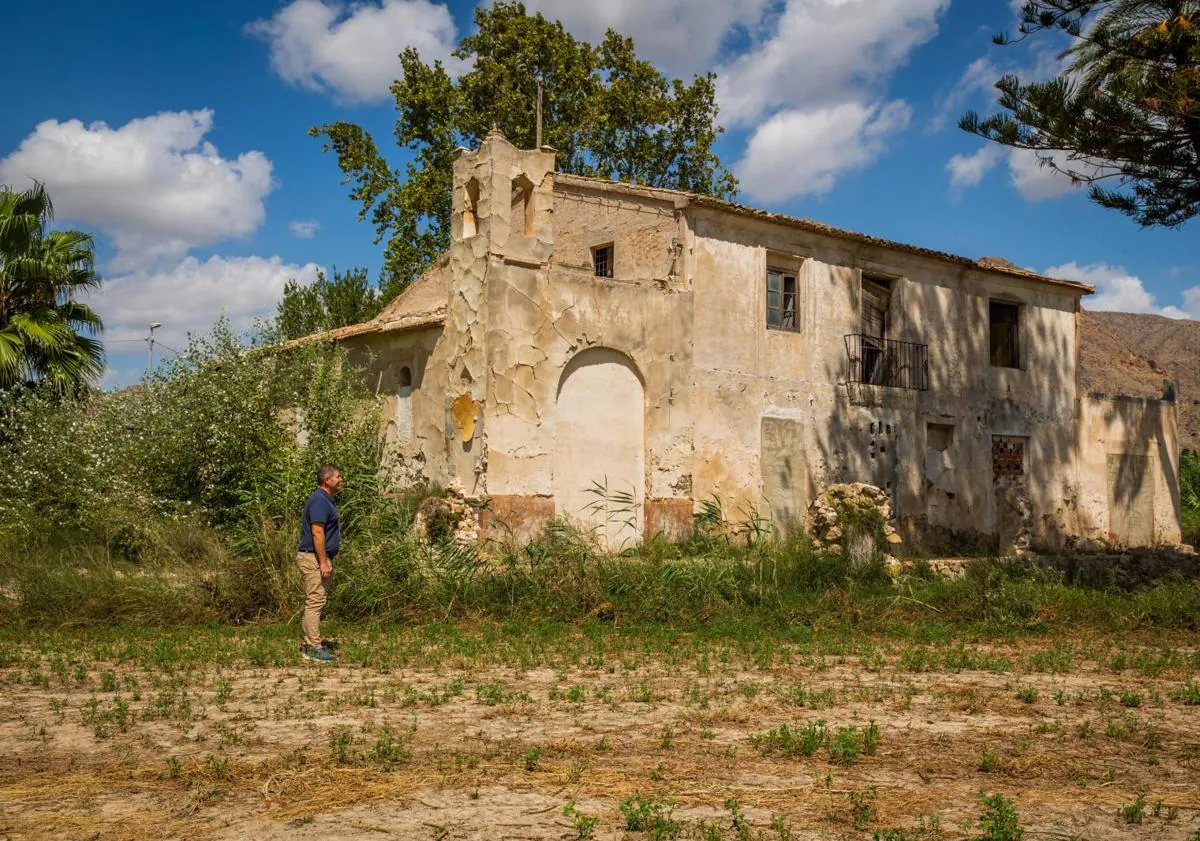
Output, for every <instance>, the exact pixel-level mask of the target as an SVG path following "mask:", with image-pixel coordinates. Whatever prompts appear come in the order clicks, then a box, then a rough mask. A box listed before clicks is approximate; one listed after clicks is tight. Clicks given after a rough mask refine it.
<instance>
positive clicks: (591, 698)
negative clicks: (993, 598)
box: [0, 630, 1200, 841]
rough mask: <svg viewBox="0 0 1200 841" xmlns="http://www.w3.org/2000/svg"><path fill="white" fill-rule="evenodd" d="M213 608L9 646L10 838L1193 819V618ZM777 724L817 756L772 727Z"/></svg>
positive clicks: (912, 834)
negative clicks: (342, 637) (457, 628)
mask: <svg viewBox="0 0 1200 841" xmlns="http://www.w3.org/2000/svg"><path fill="white" fill-rule="evenodd" d="M204 633H205V634H207V635H208V636H209V637H210V638H211V639H210V640H209V641H210V642H213V643H215V647H216V649H217V650H220V649H222V648H224V649H225V650H226V651H227V652H229V651H236V652H238V653H237V654H236V656H219V655H214V656H213V658H212V660H211V661H208V662H205V661H204V658H203V657H200V658H196V657H193V658H190V659H189V658H182V659H175V658H174V654H175V652H176V649H177V648H181V647H183V646H184V645H185V644H184V643H183V642H181V641H180V639H181V638H180V637H178V636H176V637H174V638H171V639H164V640H160V641H159V642H157V643H155V642H154V641H153V640H152V639H151V638H143V640H142V642H141V643H139V645H140V646H141V647H140V648H137V650H136V651H134V650H133V649H132V648H129V649H124V650H123V649H122V646H121V643H120V642H119V639H117V638H109V639H108V640H107V641H103V642H97V641H96V640H94V639H92V638H88V637H85V636H79V637H78V638H76V637H72V636H71V635H70V634H65V635H55V636H46V637H41V638H37V639H30V640H29V641H27V642H24V643H17V644H16V645H15V647H13V649H12V650H11V651H10V652H9V654H10V656H9V657H8V658H7V664H6V666H5V667H4V668H3V669H0V688H2V691H3V698H4V703H3V704H0V838H10V839H14V840H15V839H35V838H37V839H42V838H47V839H144V838H153V839H167V838H187V839H234V838H237V839H243V838H251V839H288V841H300V839H318V838H319V839H325V841H333V839H351V838H354V839H361V838H371V839H376V838H386V837H394V838H427V839H465V838H478V839H502V838H522V839H524V838H555V839H558V838H589V837H593V838H598V839H605V838H631V839H640V838H672V837H680V838H706V839H717V838H789V837H790V838H793V839H826V838H829V839H834V838H856V839H870V838H871V837H872V834H873V833H879V837H880V838H885V839H887V841H909V839H934V838H946V839H955V838H974V837H977V836H980V835H981V834H983V832H984V830H981V829H980V827H979V825H978V821H979V818H980V815H981V813H982V812H983V809H984V806H983V802H982V800H981V793H984V792H985V793H1002V794H1003V795H1004V796H1005V797H1006V798H1008V799H1010V800H1011V801H1012V803H1013V805H1014V807H1015V808H1016V810H1017V812H1018V813H1019V816H1020V825H1021V826H1022V827H1023V828H1024V831H1025V838H1027V839H1037V838H1051V839H1069V838H1080V839H1098V840H1099V839H1118V838H1121V839H1128V838H1133V839H1138V838H1145V839H1164V841H1167V839H1190V838H1194V837H1200V836H1196V835H1194V833H1197V831H1198V829H1200V727H1198V725H1200V683H1197V682H1196V680H1195V678H1196V668H1197V665H1198V664H1200V657H1198V656H1197V654H1196V651H1195V649H1194V640H1191V641H1190V642H1192V646H1189V645H1188V643H1189V640H1188V639H1178V638H1176V639H1172V640H1169V641H1163V640H1161V639H1159V640H1155V641H1154V642H1153V643H1149V641H1147V640H1141V641H1140V642H1132V641H1130V640H1127V639H1082V640H1076V641H1070V640H1061V639H1060V640H1044V641H1039V642H1029V641H1023V642H1019V643H1014V644H1011V645H995V644H991V645H985V644H966V645H964V644H962V643H959V642H946V641H943V642H941V643H937V644H929V645H918V644H905V643H892V642H878V641H871V640H862V641H858V642H851V643H847V644H841V645H833V646H820V645H815V644H806V645H791V644H787V643H773V642H769V641H767V642H762V641H760V642H758V643H754V642H749V643H748V642H746V641H744V640H743V641H742V642H740V643H738V644H725V643H722V642H721V641H719V640H718V641H708V642H704V643H698V642H696V641H693V640H689V639H687V638H677V639H674V640H668V641H666V642H664V641H663V640H662V639H657V640H654V641H639V640H638V639H637V638H636V637H629V638H624V639H623V640H621V641H620V643H619V644H615V643H614V642H613V641H611V640H609V641H605V640H600V639H584V638H583V637H582V636H579V637H578V638H577V639H575V640H572V641H569V644H562V645H559V644H555V645H545V646H540V645H539V644H527V645H525V646H524V647H523V648H522V649H521V651H519V652H516V651H511V650H510V651H507V652H505V651H503V650H502V649H503V644H502V641H497V639H496V638H494V637H491V636H488V635H483V636H480V637H478V638H477V639H476V640H475V643H474V644H473V646H472V649H471V651H469V652H467V653H463V651H462V650H458V651H455V650H438V649H437V646H436V644H430V643H428V640H426V641H425V642H423V643H419V644H418V643H417V642H416V641H413V640H410V641H409V643H408V648H406V649H405V651H404V653H403V654H397V655H396V656H393V657H388V658H382V659H379V658H372V657H368V656H365V655H364V654H363V652H367V651H370V650H371V649H372V647H378V646H381V645H383V643H382V642H381V640H382V639H384V637H383V636H378V634H380V633H384V632H370V633H371V635H373V638H366V637H367V636H368V634H367V632H363V634H362V637H363V638H362V639H359V640H357V641H355V640H353V639H351V638H350V637H353V633H352V632H350V633H347V635H346V636H347V639H346V644H345V645H344V646H343V649H342V655H343V656H342V662H341V663H339V664H338V665H336V666H333V667H323V666H319V665H315V664H309V663H303V662H300V661H296V662H290V661H291V660H292V657H293V655H292V654H291V650H292V649H291V648H290V646H291V643H290V642H283V641H280V642H278V643H277V644H276V647H275V649H273V650H272V651H273V652H274V653H272V654H270V655H269V656H264V655H263V654H262V653H261V652H260V651H257V649H253V648H251V649H249V652H250V653H249V655H248V656H247V654H246V650H247V649H246V645H247V643H246V638H245V637H244V636H243V637H239V638H233V637H231V636H228V635H226V636H222V635H221V632H216V631H206V632H204ZM240 633H241V634H243V635H245V634H247V633H251V634H252V633H253V631H251V632H247V631H244V630H243V631H241V632H240ZM256 652H257V653H256ZM281 652H282V653H281ZM280 661H282V665H271V663H277V662H280ZM255 662H258V663H260V665H255ZM356 662H358V663H369V664H370V665H355V663H356ZM263 664H265V665H263ZM816 720H820V721H823V722H825V723H826V727H825V730H824V734H825V735H824V738H822V736H821V734H822V731H821V729H820V727H819V726H817V725H812V724H810V723H811V722H814V721H816ZM871 722H874V723H875V724H876V725H877V727H878V731H877V733H878V743H877V745H875V744H873V739H872V738H870V737H867V738H865V739H864V736H865V734H867V733H868V732H873V731H871V730H870V724H871ZM783 724H787V725H789V727H790V728H792V730H791V732H792V733H793V734H795V733H796V732H799V731H802V730H803V728H804V727H805V725H806V724H809V731H808V732H809V734H810V735H812V736H813V738H814V741H813V743H812V744H810V745H809V746H808V747H809V748H812V752H811V754H810V755H804V752H805V750H807V748H805V747H803V746H797V745H789V744H786V743H784V744H780V743H779V740H778V739H776V740H775V741H774V742H772V740H771V738H770V737H769V736H764V734H767V733H768V731H771V730H773V729H774V728H777V727H779V725H783ZM848 727H854V728H855V730H854V731H853V732H851V731H849V730H843V731H841V734H840V737H839V728H848ZM775 735H776V736H778V735H779V731H778V730H776V731H775ZM855 751H857V756H853V755H851V754H852V753H854V752H855ZM1139 796H1140V797H1141V799H1140V800H1139ZM639 798H640V801H641V802H640V804H639ZM569 802H573V803H574V811H573V813H572V814H564V807H565V806H566V805H567V804H568V803H569ZM622 804H626V805H625V810H624V811H623V810H622ZM1139 804H1140V805H1139ZM639 805H640V806H641V811H640V812H637V811H636V810H637V807H638V806H639ZM626 813H632V814H633V818H632V819H631V818H630V816H629V815H628V814H626ZM593 817H594V818H596V819H597V820H596V821H594V822H593V821H590V820H589V818H593ZM639 821H641V824H640V825H641V826H642V827H643V829H641V830H639V829H636V828H635V829H630V826H631V825H632V826H634V827H637V826H639ZM922 821H924V826H925V828H924V829H921V824H922ZM889 832H891V834H887V833H889ZM984 837H992V838H997V839H1000V838H1010V837H1011V838H1015V837H1016V836H1015V835H1012V836H1009V835H992V836H986V835H985V836H984Z"/></svg>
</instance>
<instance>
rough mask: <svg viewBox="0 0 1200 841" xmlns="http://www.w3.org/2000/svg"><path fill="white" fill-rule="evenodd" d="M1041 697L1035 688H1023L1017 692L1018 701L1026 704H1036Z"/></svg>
mask: <svg viewBox="0 0 1200 841" xmlns="http://www.w3.org/2000/svg"><path fill="white" fill-rule="evenodd" d="M1039 697H1041V696H1040V694H1039V693H1038V691H1037V687H1035V686H1022V687H1021V688H1020V689H1018V690H1017V700H1019V701H1021V702H1023V703H1026V704H1036V703H1037V700H1038V698H1039Z"/></svg>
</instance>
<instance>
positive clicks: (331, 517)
mask: <svg viewBox="0 0 1200 841" xmlns="http://www.w3.org/2000/svg"><path fill="white" fill-rule="evenodd" d="M313 523H321V524H323V525H324V526H325V554H326V555H328V556H329V557H331V558H332V557H333V556H334V555H336V554H337V551H338V545H339V544H340V543H341V542H342V518H341V517H339V516H338V510H337V506H335V505H334V504H333V497H331V496H330V495H329V494H328V493H326V492H325V491H324V490H322V489H321V488H317V489H316V490H315V491H313V492H312V496H310V497H309V498H308V502H306V503H304V515H303V516H302V517H301V518H300V551H301V552H316V551H317V549H316V547H315V546H313V535H312V525H313Z"/></svg>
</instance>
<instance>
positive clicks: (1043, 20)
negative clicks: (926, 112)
mask: <svg viewBox="0 0 1200 841" xmlns="http://www.w3.org/2000/svg"><path fill="white" fill-rule="evenodd" d="M1045 32H1060V33H1065V34H1066V35H1067V36H1068V37H1069V38H1070V39H1071V42H1072V43H1071V46H1070V47H1069V48H1068V49H1067V50H1066V51H1065V52H1064V53H1063V54H1062V58H1063V59H1065V60H1066V69H1065V71H1064V72H1063V73H1062V75H1060V76H1059V77H1058V78H1055V79H1053V80H1051V81H1048V82H1032V83H1028V84H1026V83H1022V82H1021V81H1020V79H1018V78H1017V77H1016V76H1013V75H1008V76H1005V77H1004V78H1002V79H1000V80H999V81H998V82H997V83H996V88H997V89H998V90H999V91H1000V105H1001V107H1002V108H1003V109H1005V110H1004V112H1003V113H999V114H995V115H992V116H989V117H987V118H982V117H980V116H979V115H978V114H976V113H973V112H972V113H968V114H966V115H964V116H963V118H962V120H961V121H960V123H959V124H960V126H961V127H962V128H963V129H964V130H966V131H969V132H972V133H974V134H978V135H980V136H982V137H985V138H987V139H988V140H992V141H995V142H996V143H1001V144H1003V145H1005V146H1011V147H1015V148H1020V149H1032V150H1035V151H1036V152H1037V153H1038V154H1039V157H1041V158H1042V160H1043V162H1044V165H1046V166H1049V167H1051V168H1053V169H1056V170H1059V171H1061V172H1064V173H1065V174H1067V175H1069V176H1071V177H1072V178H1074V179H1075V180H1076V181H1077V182H1082V183H1086V184H1088V185H1090V193H1091V197H1092V199H1093V200H1094V201H1096V202H1097V203H1099V204H1100V205H1102V206H1104V207H1107V208H1112V209H1114V210H1119V211H1121V212H1122V213H1125V214H1128V215H1129V216H1131V217H1132V218H1134V219H1135V220H1137V222H1138V223H1139V224H1141V225H1143V226H1152V225H1163V226H1177V225H1180V224H1182V223H1184V222H1186V221H1187V220H1188V219H1191V218H1192V217H1193V216H1195V215H1196V214H1197V213H1200V0H1034V2H1028V3H1026V4H1025V6H1024V9H1023V10H1022V22H1021V25H1020V35H1019V36H1018V37H1016V38H1009V37H1007V36H1003V35H1000V36H997V37H996V42H997V43H999V44H1012V43H1015V42H1017V41H1021V40H1023V39H1025V38H1027V37H1029V36H1031V35H1035V34H1038V33H1045ZM1056 153H1057V154H1056Z"/></svg>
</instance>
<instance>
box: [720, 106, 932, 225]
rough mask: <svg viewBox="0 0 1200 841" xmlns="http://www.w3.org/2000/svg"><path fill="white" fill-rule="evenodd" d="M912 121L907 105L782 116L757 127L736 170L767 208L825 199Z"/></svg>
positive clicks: (816, 110)
mask: <svg viewBox="0 0 1200 841" xmlns="http://www.w3.org/2000/svg"><path fill="white" fill-rule="evenodd" d="M911 116H912V109H911V108H909V106H908V104H907V103H905V102H902V101H893V102H888V103H886V104H876V105H865V104H863V103H859V102H846V103H842V104H839V105H833V106H829V107H825V108H814V109H809V110H790V111H783V112H780V113H778V114H776V115H775V116H773V117H771V118H770V119H769V120H767V121H766V122H765V123H763V124H762V125H761V126H759V127H758V129H757V130H756V131H755V132H754V136H753V137H751V138H750V142H749V144H748V145H747V147H746V154H745V156H744V157H743V158H742V160H741V161H739V162H738V163H737V165H736V166H735V167H734V170H735V172H736V173H737V176H738V178H739V179H740V180H741V183H742V187H743V188H744V189H745V190H746V192H747V193H749V194H750V195H751V196H753V197H754V198H756V199H758V200H760V201H763V202H767V203H771V202H781V201H784V200H786V199H789V198H793V197H796V196H803V195H821V194H822V193H826V192H828V191H829V190H830V189H831V188H832V187H833V184H834V181H835V180H836V178H837V176H838V175H840V174H841V173H843V172H846V171H847V170H852V169H858V168H861V167H864V166H866V165H867V164H869V163H871V161H873V160H874V159H875V158H876V157H878V156H879V155H880V154H882V153H883V152H884V150H885V149H886V147H887V141H888V139H889V138H890V137H891V136H892V135H894V134H896V133H897V132H899V131H901V130H903V129H904V127H905V126H907V125H908V121H909V119H910V118H911Z"/></svg>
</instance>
